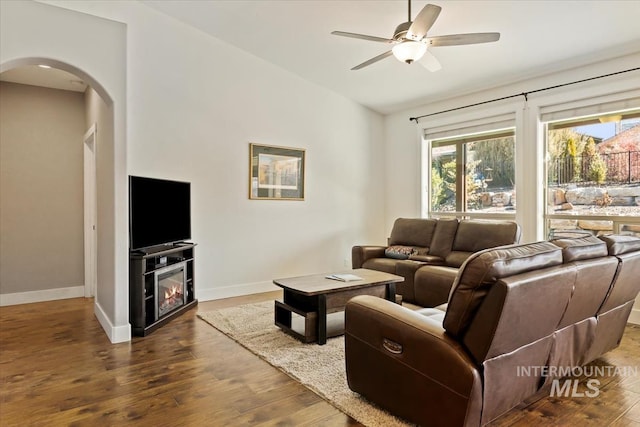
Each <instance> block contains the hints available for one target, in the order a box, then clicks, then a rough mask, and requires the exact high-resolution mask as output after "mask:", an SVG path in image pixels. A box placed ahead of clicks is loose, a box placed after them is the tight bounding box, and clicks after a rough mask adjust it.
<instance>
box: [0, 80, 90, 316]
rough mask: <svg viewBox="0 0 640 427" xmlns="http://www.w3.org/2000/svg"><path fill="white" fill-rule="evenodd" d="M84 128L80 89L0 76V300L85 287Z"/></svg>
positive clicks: (17, 300) (78, 290) (16, 300)
mask: <svg viewBox="0 0 640 427" xmlns="http://www.w3.org/2000/svg"><path fill="white" fill-rule="evenodd" d="M83 134H84V100H83V95H82V93H79V92H71V91H67V90H58V89H48V88H42V87H36V86H29V85H23V84H15V83H7V82H0V294H1V295H2V300H3V301H2V303H0V305H4V303H5V301H7V302H8V303H11V302H14V303H20V302H23V301H24V299H25V297H28V296H27V295H25V293H28V295H33V293H34V292H36V291H44V290H47V291H52V292H53V291H56V292H60V295H62V296H63V297H68V295H69V293H72V294H73V293H75V294H76V295H78V296H79V295H83V294H84V276H83V266H82V261H83V239H82V135H83ZM52 292H45V294H47V295H51V294H52Z"/></svg>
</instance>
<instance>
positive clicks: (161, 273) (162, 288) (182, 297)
mask: <svg viewBox="0 0 640 427" xmlns="http://www.w3.org/2000/svg"><path fill="white" fill-rule="evenodd" d="M153 275H154V279H155V280H154V282H155V304H154V309H155V320H158V319H161V318H162V317H164V316H166V315H167V314H169V313H171V312H172V311H174V310H176V309H178V308H180V307H182V306H183V305H185V303H186V288H185V285H186V282H187V263H186V262H179V263H177V264H172V265H169V266H167V267H164V268H161V269H158V270H156V271H154V273H153Z"/></svg>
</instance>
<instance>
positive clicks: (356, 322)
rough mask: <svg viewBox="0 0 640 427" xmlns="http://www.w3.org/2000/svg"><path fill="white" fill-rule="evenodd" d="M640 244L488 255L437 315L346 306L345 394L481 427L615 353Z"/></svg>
mask: <svg viewBox="0 0 640 427" xmlns="http://www.w3.org/2000/svg"><path fill="white" fill-rule="evenodd" d="M638 277H640V239H638V238H635V237H629V236H608V237H605V238H602V239H597V238H595V237H586V238H580V239H564V240H558V241H553V242H538V243H530V244H523V245H512V246H508V247H501V248H495V249H489V250H485V251H481V252H478V253H475V254H474V255H472V256H471V257H469V258H468V260H467V261H466V262H465V263H464V264H463V265H462V267H461V268H460V270H459V272H458V275H457V277H456V279H455V283H454V285H453V288H452V290H451V294H450V296H449V300H448V304H447V306H446V309H445V310H444V311H443V310H438V309H433V308H431V309H422V310H418V311H412V310H409V309H407V308H404V307H402V306H399V305H397V304H393V303H390V302H389V301H385V300H383V299H380V298H375V297H371V296H359V297H356V298H353V299H352V300H351V301H350V302H349V303H348V304H347V307H346V320H345V322H346V323H345V353H346V369H347V378H348V382H349V387H350V388H351V389H352V390H354V391H356V392H358V393H360V394H362V395H363V396H364V397H366V398H367V399H369V400H370V401H372V402H374V403H376V404H378V405H379V406H381V407H382V408H385V409H387V410H389V411H390V412H391V413H393V414H395V415H397V416H400V417H402V418H405V419H406V420H408V421H411V422H414V423H417V424H420V425H429V426H478V425H484V424H487V423H488V422H490V421H491V420H494V419H495V418H497V417H498V416H500V415H501V414H503V413H504V412H506V411H508V410H509V409H511V408H513V407H514V406H516V405H518V404H519V403H520V402H522V401H523V400H525V399H526V398H527V397H529V396H531V395H533V394H535V393H536V392H537V391H538V390H540V389H541V388H542V387H544V385H545V384H548V382H549V381H550V380H551V379H552V378H547V377H544V376H543V373H544V372H545V371H544V370H543V369H532V370H530V371H529V372H530V373H529V375H519V369H521V371H520V372H524V370H523V368H527V367H550V366H556V367H560V366H562V367H575V366H581V365H582V364H584V363H587V362H589V361H591V360H593V359H595V358H597V357H599V356H600V355H601V354H603V353H604V352H606V351H609V350H611V349H613V348H615V347H616V346H617V345H618V344H619V343H620V340H621V338H622V334H623V332H624V327H625V324H626V321H627V319H628V317H629V314H630V312H631V309H632V306H633V303H634V299H635V297H636V295H637V294H638V291H639V290H640V281H639V280H637V278H638Z"/></svg>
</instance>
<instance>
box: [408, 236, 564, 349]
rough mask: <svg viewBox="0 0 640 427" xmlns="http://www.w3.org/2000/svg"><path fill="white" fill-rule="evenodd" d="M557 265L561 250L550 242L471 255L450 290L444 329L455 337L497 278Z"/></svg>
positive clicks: (467, 322)
mask: <svg viewBox="0 0 640 427" xmlns="http://www.w3.org/2000/svg"><path fill="white" fill-rule="evenodd" d="M558 264H562V249H560V247H558V246H556V245H554V244H553V243H550V242H537V243H529V244H525V245H512V246H504V247H501V248H494V249H487V250H484V251H481V252H477V253H475V254H473V255H472V256H471V257H469V259H467V262H466V263H465V264H464V265H463V266H462V267H461V269H460V271H459V272H458V275H457V277H456V280H455V282H454V284H453V287H452V289H451V294H450V296H449V306H448V309H447V314H446V316H445V319H444V327H445V329H446V330H447V332H449V333H450V334H452V335H454V336H459V335H461V334H462V333H463V332H464V331H465V330H466V329H467V327H468V326H469V323H470V322H471V321H472V319H473V317H474V315H475V313H476V310H477V308H478V306H479V305H480V303H481V302H482V300H483V299H484V297H485V296H486V295H487V293H488V291H489V289H490V288H491V286H492V285H493V284H494V283H495V282H496V281H497V280H498V279H500V278H503V277H509V276H512V275H514V274H519V273H524V272H527V271H532V270H537V269H541V268H547V267H551V266H554V265H558ZM423 268H425V267H423ZM418 272H420V270H418Z"/></svg>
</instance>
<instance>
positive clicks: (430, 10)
mask: <svg viewBox="0 0 640 427" xmlns="http://www.w3.org/2000/svg"><path fill="white" fill-rule="evenodd" d="M441 10H442V8H441V7H440V6H436V5H434V4H428V5H426V6H425V7H423V8H422V10H421V11H420V13H418V16H416V19H415V20H414V21H413V23H412V24H411V26H410V27H409V30H408V31H407V38H410V39H414V40H421V39H422V38H423V37H424V36H426V35H427V31H429V30H430V29H431V26H432V25H433V23H434V22H436V19H437V18H438V15H440V11H441ZM409 19H411V18H409Z"/></svg>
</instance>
